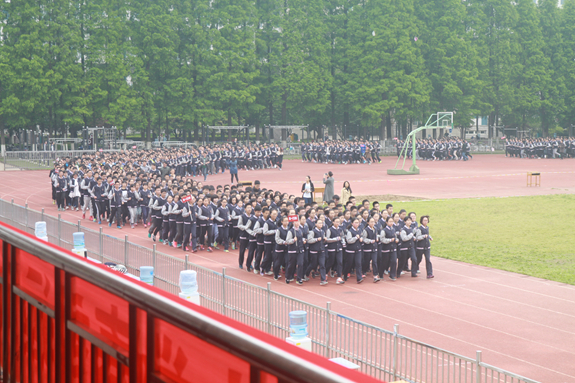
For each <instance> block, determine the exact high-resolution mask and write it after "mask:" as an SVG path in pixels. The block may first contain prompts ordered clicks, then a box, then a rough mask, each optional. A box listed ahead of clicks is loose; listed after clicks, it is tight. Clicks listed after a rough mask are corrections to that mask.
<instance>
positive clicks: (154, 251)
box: [152, 244, 158, 286]
mask: <svg viewBox="0 0 575 383" xmlns="http://www.w3.org/2000/svg"><path fill="white" fill-rule="evenodd" d="M152 266H153V267H154V279H153V281H154V286H155V285H156V275H157V274H158V271H157V269H156V244H154V246H153V247H152Z"/></svg>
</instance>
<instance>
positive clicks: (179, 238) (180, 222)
mask: <svg viewBox="0 0 575 383" xmlns="http://www.w3.org/2000/svg"><path fill="white" fill-rule="evenodd" d="M183 196H184V195H183V194H182V195H178V196H177V200H176V201H175V202H176V209H177V210H176V211H177V212H176V213H174V214H175V216H176V235H175V236H174V240H173V242H172V246H173V247H182V246H183V242H184V216H183V215H182V214H183V210H184V207H185V206H186V204H185V203H184V202H182V197H183ZM174 198H175V197H174Z"/></svg>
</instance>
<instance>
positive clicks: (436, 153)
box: [395, 137, 473, 161]
mask: <svg viewBox="0 0 575 383" xmlns="http://www.w3.org/2000/svg"><path fill="white" fill-rule="evenodd" d="M405 145H406V144H405V142H404V141H397V143H396V144H395V148H396V150H397V156H398V157H399V156H400V155H401V152H402V150H403V149H404V148H405ZM415 150H416V155H417V157H416V158H417V159H418V160H426V161H442V160H443V161H459V160H463V161H467V160H469V159H470V158H471V159H473V156H472V155H471V145H470V144H469V142H467V141H466V140H462V139H460V138H457V137H449V138H441V139H432V138H429V139H427V138H424V139H418V140H417V141H416V143H415ZM412 157H413V147H412V146H411V145H409V146H408V147H407V158H412Z"/></svg>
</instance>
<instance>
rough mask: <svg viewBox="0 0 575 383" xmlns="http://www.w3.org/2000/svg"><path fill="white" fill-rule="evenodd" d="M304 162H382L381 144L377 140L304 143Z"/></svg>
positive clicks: (302, 152) (302, 153)
mask: <svg viewBox="0 0 575 383" xmlns="http://www.w3.org/2000/svg"><path fill="white" fill-rule="evenodd" d="M300 150H301V160H302V162H319V163H324V164H344V165H347V164H369V165H371V164H372V163H380V162H381V158H380V157H379V152H380V151H381V144H380V143H379V142H377V141H373V142H372V141H366V140H354V141H347V140H346V141H342V140H326V141H324V142H321V141H318V142H310V143H303V144H301V146H300Z"/></svg>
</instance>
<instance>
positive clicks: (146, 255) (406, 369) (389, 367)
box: [0, 199, 537, 383]
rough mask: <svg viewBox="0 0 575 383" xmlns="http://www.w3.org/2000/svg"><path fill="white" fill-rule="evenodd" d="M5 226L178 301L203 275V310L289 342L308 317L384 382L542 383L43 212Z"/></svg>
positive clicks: (321, 344)
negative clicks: (298, 319) (143, 274)
mask: <svg viewBox="0 0 575 383" xmlns="http://www.w3.org/2000/svg"><path fill="white" fill-rule="evenodd" d="M0 220H1V221H3V222H6V223H8V224H10V225H12V226H14V227H17V228H19V229H21V230H24V231H27V232H29V233H33V232H34V225H35V222H37V221H45V222H46V226H47V234H48V240H49V241H50V242H51V243H54V244H57V245H60V246H62V247H68V248H71V247H72V246H73V243H72V234H73V233H74V232H78V231H82V232H84V235H85V237H84V241H85V247H86V249H87V250H88V254H89V256H90V257H92V258H94V259H96V260H99V261H101V262H115V263H121V264H124V265H125V266H126V267H127V269H128V272H130V273H132V274H134V275H136V276H139V269H140V267H141V266H154V285H155V286H157V287H159V288H161V289H163V290H165V291H169V292H171V293H173V294H177V293H179V291H180V289H179V282H178V281H179V274H180V271H182V270H195V271H196V272H197V279H198V287H199V293H200V296H201V298H200V299H201V304H202V306H204V307H206V308H209V309H211V310H214V311H216V312H218V313H220V314H223V315H226V316H228V317H230V318H233V319H236V320H238V321H240V322H242V323H245V324H247V325H250V326H253V327H255V328H258V329H260V330H262V331H265V332H267V333H268V334H271V335H273V336H276V337H278V338H286V337H288V336H289V334H290V330H289V317H288V313H289V312H290V311H293V310H304V311H306V312H307V313H308V331H309V336H310V338H311V339H312V350H313V352H315V353H317V354H320V355H323V356H325V357H328V358H335V357H342V358H345V359H347V360H349V361H351V362H353V363H356V364H357V365H359V366H360V370H361V371H362V372H364V373H366V374H368V375H371V376H373V377H376V378H378V379H381V380H385V381H395V380H399V379H402V380H405V381H406V382H424V383H431V382H441V383H487V382H490V383H494V382H503V383H537V382H535V381H534V380H531V379H528V378H525V377H522V376H519V375H516V374H513V373H511V372H509V371H505V370H502V369H499V368H497V367H494V366H491V365H488V364H486V363H483V362H482V361H481V351H478V352H477V355H476V357H475V358H469V357H466V356H463V355H458V354H455V353H453V352H449V351H446V350H442V349H439V348H437V347H433V346H431V345H428V344H425V343H422V342H418V341H417V340H414V339H411V338H409V337H406V336H403V335H401V334H399V332H398V326H397V325H396V326H395V327H394V330H393V331H387V330H384V329H381V328H378V327H376V326H372V325H369V324H367V323H364V322H361V321H358V320H355V319H353V318H349V317H346V316H344V315H341V314H338V313H336V312H334V311H332V310H331V309H330V303H329V302H327V304H326V307H325V308H323V307H319V306H316V305H312V304H309V303H306V302H303V301H300V300H297V299H294V298H291V297H289V296H287V295H284V294H280V293H277V292H275V291H272V290H271V283H268V284H267V287H266V288H263V287H260V286H256V285H252V284H250V283H246V282H244V281H242V280H239V279H236V278H232V277H229V276H227V275H226V270H225V268H224V269H223V270H222V272H221V273H220V272H217V271H213V270H211V269H208V268H205V267H202V266H199V265H195V264H193V263H190V262H189V261H188V256H187V255H186V256H185V259H180V258H175V257H172V256H170V255H167V254H163V253H161V252H158V251H157V249H156V245H154V246H153V248H152V249H149V248H146V247H143V246H140V245H137V244H134V243H131V242H129V237H128V236H127V235H126V236H125V237H124V238H123V239H119V238H116V237H112V236H109V235H107V234H104V233H103V232H102V230H101V229H100V230H99V231H94V230H91V229H89V228H86V227H83V226H82V225H81V222H80V221H78V222H77V223H76V224H74V223H70V222H66V221H63V220H62V219H61V217H60V216H58V218H54V217H52V216H50V215H47V214H44V210H42V212H38V211H34V210H31V209H28V208H27V206H24V207H23V206H18V205H15V204H14V202H13V201H12V202H8V201H5V200H1V199H0Z"/></svg>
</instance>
